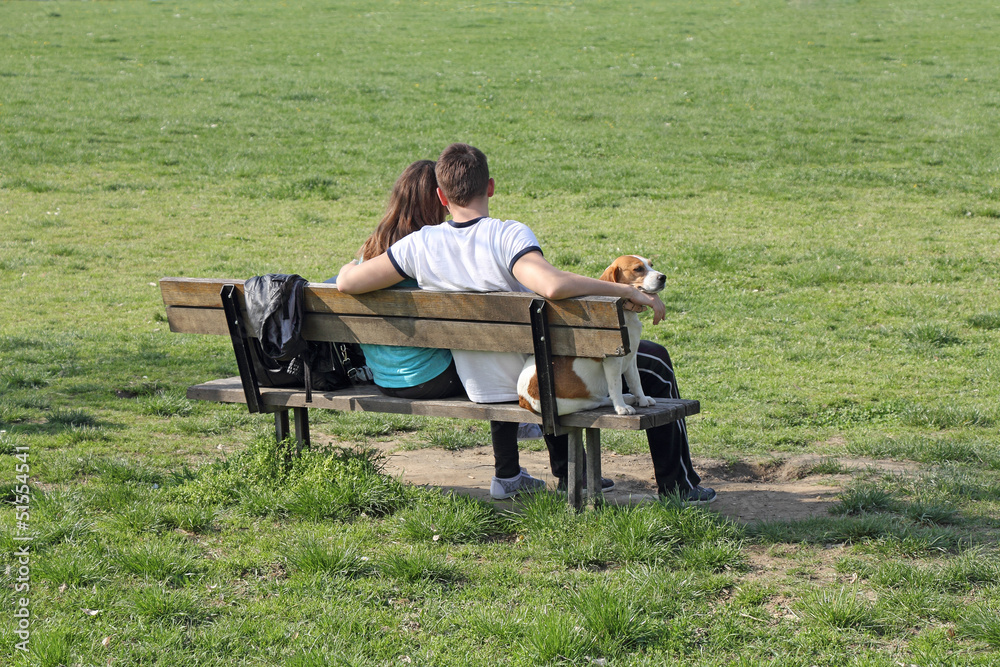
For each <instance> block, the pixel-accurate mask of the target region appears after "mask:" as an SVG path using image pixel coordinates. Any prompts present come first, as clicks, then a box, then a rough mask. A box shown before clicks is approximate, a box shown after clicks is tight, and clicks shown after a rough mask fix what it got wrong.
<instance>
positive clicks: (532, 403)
mask: <svg viewBox="0 0 1000 667" xmlns="http://www.w3.org/2000/svg"><path fill="white" fill-rule="evenodd" d="M600 280H607V281H608V282H616V283H625V284H627V285H632V286H634V287H636V288H637V289H639V290H641V291H643V292H647V293H650V294H653V293H656V292H659V291H661V290H662V289H663V287H664V285H665V284H666V281H667V278H666V276H664V275H663V274H662V273H660V272H659V271H654V270H653V267H652V266H651V265H650V262H649V260H648V259H646V258H645V257H639V256H637V255H622V256H621V257H619V258H618V259H616V260H615V261H614V262H612V264H611V266H609V267H608V268H607V269H605V271H604V273H603V274H601V277H600ZM625 325H626V328H627V329H628V337H629V350H630V351H629V353H628V354H626V355H625V356H624V357H605V358H604V359H592V358H587V357H553V359H552V366H553V371H554V373H555V385H556V412H557V413H558V414H560V415H565V414H569V413H571V412H579V411H581V410H593V409H594V408H598V407H602V406H608V405H613V406H614V407H615V412H617V413H618V414H620V415H634V414H635V408H633V407H632V405H638V406H640V407H643V408H645V407H649V406H651V405H653V404H654V403H655V401H654V400H653V399H652V398H650V397H648V396H646V395H645V394H644V393H643V391H642V383H641V382H640V381H639V369H638V368H637V367H636V363H635V353H636V350H637V349H638V347H639V339H640V334H641V332H642V323H641V322H640V321H639V315H638V314H636V313H634V312H631V311H628V310H626V311H625ZM622 375H624V376H625V379H626V380H628V386H629V389H631V390H632V392H633V394H624V395H623V394H622ZM517 393H518V396H519V397H520V400H519V401H518V402H519V403H520V405H521V407H522V408H526V409H528V410H531V411H532V412H535V413H540V412H541V410H542V404H541V401H540V400H539V398H538V395H539V394H538V375H537V373H536V372H535V357H534V356H531V357H528V360H527V362H526V363H525V364H524V368H523V369H522V370H521V375H520V376H519V377H518V380H517Z"/></svg>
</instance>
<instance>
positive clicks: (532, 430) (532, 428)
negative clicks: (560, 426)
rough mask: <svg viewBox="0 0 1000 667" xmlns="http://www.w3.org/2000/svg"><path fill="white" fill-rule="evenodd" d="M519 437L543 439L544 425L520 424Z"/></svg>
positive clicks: (520, 438) (518, 426)
mask: <svg viewBox="0 0 1000 667" xmlns="http://www.w3.org/2000/svg"><path fill="white" fill-rule="evenodd" d="M517 439H518V440H541V439H542V427H541V426H539V425H538V424H518V425H517Z"/></svg>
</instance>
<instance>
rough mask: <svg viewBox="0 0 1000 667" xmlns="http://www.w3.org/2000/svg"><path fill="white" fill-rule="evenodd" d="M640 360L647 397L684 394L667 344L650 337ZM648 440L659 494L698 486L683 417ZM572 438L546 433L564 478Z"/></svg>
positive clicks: (655, 431)
mask: <svg viewBox="0 0 1000 667" xmlns="http://www.w3.org/2000/svg"><path fill="white" fill-rule="evenodd" d="M636 363H637V365H638V367H639V378H640V380H641V381H642V389H643V391H644V392H645V393H646V395H647V396H650V397H651V398H680V397H681V395H680V393H679V392H678V390H677V380H676V378H675V377H674V367H673V364H672V363H671V362H670V354H669V353H668V352H667V349H666V348H665V347H663V346H662V345H657V344H656V343H652V342H650V341H648V340H644V341H640V342H639V350H638V354H637V355H636ZM623 390H624V391H626V392H627V391H628V383H627V382H626V383H624V386H623ZM515 437H516V431H515ZM646 439H647V440H648V441H649V455H650V457H652V459H653V473H654V474H655V476H656V489H657V491H658V492H659V493H661V494H670V493H674V492H676V491H679V490H680V491H684V490H687V489H693V488H694V487H696V486H698V484H699V483H700V482H701V477H699V476H698V473H696V472H695V471H694V465H693V464H692V463H691V451H690V449H689V448H688V438H687V424H686V423H685V421H684V420H683V419H681V420H678V421H675V422H673V423H670V424H666V425H664V426H657V427H655V428H651V429H647V430H646ZM568 440H569V439H568V436H565V435H563V436H551V435H547V436H545V444H546V446H547V447H548V449H549V462H550V464H551V466H552V474H553V475H555V476H556V477H558V478H560V479H565V478H566V475H567V470H568V461H567V459H568V451H569V443H568Z"/></svg>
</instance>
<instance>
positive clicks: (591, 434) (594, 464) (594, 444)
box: [587, 428, 604, 507]
mask: <svg viewBox="0 0 1000 667" xmlns="http://www.w3.org/2000/svg"><path fill="white" fill-rule="evenodd" d="M587 488H588V489H589V490H590V498H589V501H590V502H592V503H593V504H594V507H599V506H601V505H603V504H604V492H603V490H602V489H601V429H599V428H588V429H587Z"/></svg>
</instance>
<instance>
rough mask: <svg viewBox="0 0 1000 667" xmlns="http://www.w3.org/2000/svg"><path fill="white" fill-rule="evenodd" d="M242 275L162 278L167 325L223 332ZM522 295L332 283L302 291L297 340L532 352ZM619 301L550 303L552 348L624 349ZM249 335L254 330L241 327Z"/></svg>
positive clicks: (527, 299)
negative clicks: (225, 301)
mask: <svg viewBox="0 0 1000 667" xmlns="http://www.w3.org/2000/svg"><path fill="white" fill-rule="evenodd" d="M224 285H235V286H236V289H237V290H238V291H239V292H240V295H241V298H240V301H242V292H243V281H242V280H221V279H206V278H163V279H162V280H160V291H161V293H162V294H163V303H164V305H165V306H166V309H167V320H168V322H169V323H170V330H171V331H175V332H179V333H199V334H219V335H227V336H228V335H229V329H228V325H227V323H226V316H225V314H224V312H223V308H222V299H221V297H220V291H221V289H222V287H223V286H224ZM538 298H539V297H538V296H537V295H536V294H532V293H521V292H488V293H471V292H428V291H426V290H420V289H406V288H394V289H387V290H379V291H377V292H371V293H369V294H362V295H355V296H352V295H348V294H343V293H341V292H340V291H339V290H338V289H337V287H336V286H335V285H329V284H325V283H309V285H308V286H307V287H306V288H305V309H306V316H305V322H304V324H303V337H304V338H306V339H307V340H328V341H335V342H344V343H357V342H361V343H372V344H380V345H409V346H413V347H436V348H447V349H453V350H485V351H493V352H519V353H522V354H531V353H533V352H534V348H533V342H532V334H531V324H530V314H529V306H530V305H531V302H532V301H533V300H535V299H538ZM622 303H623V299H620V298H617V297H600V296H598V297H583V298H578V299H563V300H559V301H549V302H548V306H547V308H546V310H547V312H548V322H549V330H550V335H551V338H552V340H551V343H552V353H553V354H557V355H566V356H575V357H606V356H622V355H624V354H627V353H628V351H629V349H628V333H627V330H626V329H625V326H624V313H623V310H622ZM247 333H248V334H249V335H253V332H250V331H248V332H247Z"/></svg>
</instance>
